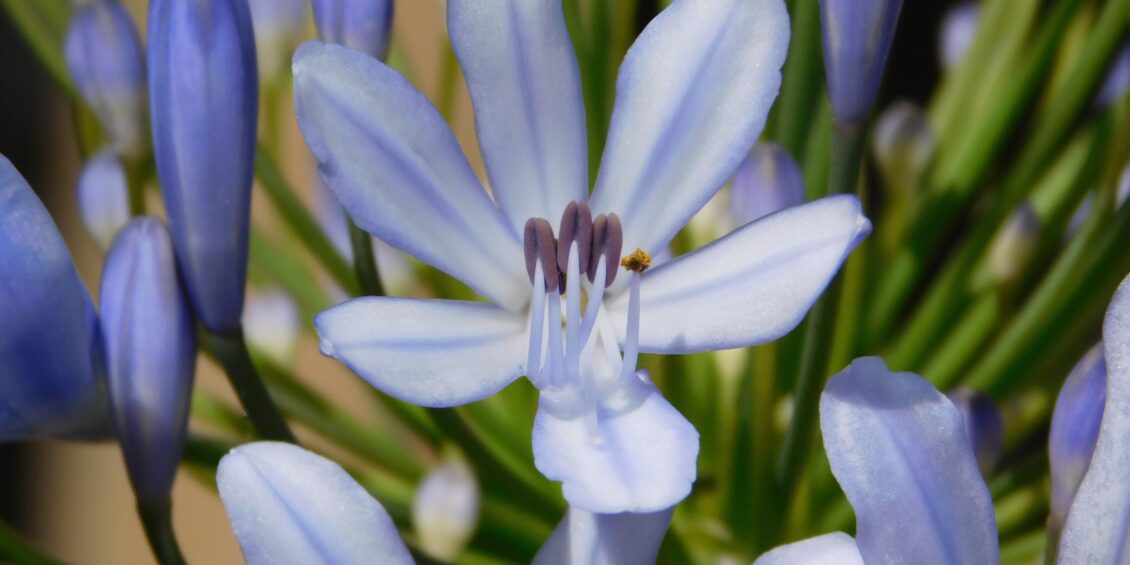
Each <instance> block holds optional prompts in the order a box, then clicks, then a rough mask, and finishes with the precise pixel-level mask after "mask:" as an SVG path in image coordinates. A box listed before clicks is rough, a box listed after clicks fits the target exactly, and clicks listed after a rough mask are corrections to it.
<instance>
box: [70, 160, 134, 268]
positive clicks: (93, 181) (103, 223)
mask: <svg viewBox="0 0 1130 565" xmlns="http://www.w3.org/2000/svg"><path fill="white" fill-rule="evenodd" d="M75 191H76V192H77V193H78V209H79V213H80V214H81V215H82V222H83V223H84V224H85V225H86V229H87V231H89V232H90V235H92V236H94V240H95V241H97V242H98V245H99V246H100V247H102V249H109V248H110V244H111V243H113V241H114V236H116V235H117V234H118V231H119V230H121V229H122V227H123V226H125V225H126V223H128V222H129V217H130V216H129V184H128V181H127V180H126V171H125V169H124V168H122V162H121V161H119V160H118V156H117V154H115V153H114V151H113V150H112V149H103V150H102V151H99V152H98V153H97V154H95V155H94V157H91V159H90V160H89V161H87V162H86V164H84V165H83V166H82V172H81V173H79V177H78V184H77V185H76V186H75Z"/></svg>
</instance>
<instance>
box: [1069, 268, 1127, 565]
mask: <svg viewBox="0 0 1130 565" xmlns="http://www.w3.org/2000/svg"><path fill="white" fill-rule="evenodd" d="M1103 344H1104V347H1105V349H1106V366H1107V389H1106V407H1105V408H1104V409H1103V420H1102V424H1101V425H1100V427H1099V439H1098V442H1097V443H1096V444H1095V453H1094V455H1092V456H1091V467H1090V469H1088V470H1087V475H1086V476H1085V477H1083V483H1082V484H1081V485H1079V491H1078V492H1077V493H1076V494H1075V500H1074V501H1073V502H1072V503H1071V510H1070V511H1069V512H1068V514H1067V524H1066V525H1065V526H1064V528H1063V534H1062V536H1061V537H1060V541H1059V560H1058V562H1059V563H1064V564H1072V563H1130V544H1128V543H1127V539H1130V481H1128V480H1127V469H1130V279H1127V280H1123V281H1122V285H1121V286H1119V287H1118V291H1116V292H1115V293H1114V298H1113V299H1112V300H1111V302H1110V307H1109V308H1108V309H1107V311H1106V319H1105V320H1103Z"/></svg>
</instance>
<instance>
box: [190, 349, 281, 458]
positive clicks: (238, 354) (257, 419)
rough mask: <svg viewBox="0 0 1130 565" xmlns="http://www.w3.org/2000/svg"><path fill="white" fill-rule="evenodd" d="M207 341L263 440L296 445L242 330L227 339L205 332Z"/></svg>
mask: <svg viewBox="0 0 1130 565" xmlns="http://www.w3.org/2000/svg"><path fill="white" fill-rule="evenodd" d="M204 341H205V343H207V345H208V349H209V350H210V351H211V352H212V354H213V355H215V356H216V359H217V360H219V362H220V364H221V365H222V366H223V367H224V371H225V372H226V373H227V375H228V380H229V381H230V382H231V385H232V388H233V389H235V394H236V396H237V397H239V402H240V404H241V405H243V409H244V410H245V411H247V417H248V418H249V419H250V420H251V424H252V425H253V426H255V431H256V433H258V434H259V436H260V437H262V438H263V439H269V440H277V441H287V442H290V443H296V441H295V438H294V434H293V433H291V431H290V427H289V426H287V423H286V420H284V419H283V417H282V414H281V413H280V412H279V409H278V407H277V406H275V402H274V400H272V399H271V395H270V393H269V392H268V391H267V387H266V385H264V384H263V379H262V378H261V377H260V376H259V371H258V370H257V369H256V368H255V364H254V363H252V361H251V354H250V353H248V351H247V342H246V341H244V338H243V330H242V328H241V329H237V330H236V331H235V332H232V333H231V334H227V335H219V334H215V333H212V332H208V331H205V333H204Z"/></svg>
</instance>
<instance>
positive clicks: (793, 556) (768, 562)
mask: <svg viewBox="0 0 1130 565" xmlns="http://www.w3.org/2000/svg"><path fill="white" fill-rule="evenodd" d="M753 565H863V557H862V556H860V555H859V546H858V545H856V543H855V540H854V539H852V537H851V536H849V535H847V534H845V533H843V532H834V533H831V534H824V535H822V536H816V537H814V538H808V539H806V540H801V541H798V542H795V543H790V544H788V545H782V546H780V547H777V548H775V549H773V550H772V551H768V552H766V553H765V554H764V555H762V556H761V557H758V558H757V561H754V562H753Z"/></svg>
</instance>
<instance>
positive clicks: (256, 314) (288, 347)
mask: <svg viewBox="0 0 1130 565" xmlns="http://www.w3.org/2000/svg"><path fill="white" fill-rule="evenodd" d="M299 329H300V328H299V315H298V305H297V304H295V303H294V299H293V298H291V297H290V295H289V294H287V293H286V292H283V291H282V290H279V289H277V288H272V289H269V290H266V291H264V292H260V293H258V294H254V295H252V296H251V298H249V299H248V300H247V306H246V307H245V308H244V309H243V333H244V335H246V336H247V342H248V344H249V345H250V346H251V348H252V349H254V350H256V351H258V352H260V353H262V354H264V355H266V356H267V357H268V358H270V359H271V361H274V362H275V363H278V364H279V365H283V366H287V365H290V364H291V362H292V361H294V344H295V342H297V341H298V332H299Z"/></svg>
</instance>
